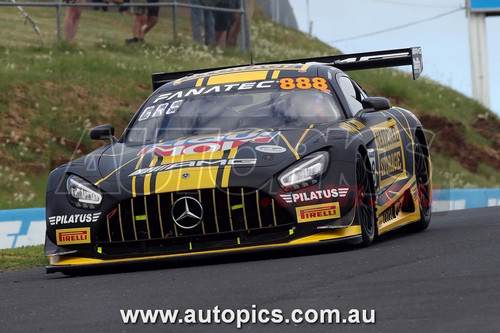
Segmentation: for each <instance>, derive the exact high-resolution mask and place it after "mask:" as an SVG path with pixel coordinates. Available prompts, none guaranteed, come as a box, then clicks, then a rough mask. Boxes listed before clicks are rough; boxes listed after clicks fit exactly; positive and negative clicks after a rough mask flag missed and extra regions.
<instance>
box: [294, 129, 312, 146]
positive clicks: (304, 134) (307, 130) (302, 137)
mask: <svg viewBox="0 0 500 333" xmlns="http://www.w3.org/2000/svg"><path fill="white" fill-rule="evenodd" d="M313 127H314V124H311V126H309V128H308V129H306V130H305V131H304V133H302V136H301V137H300V139H299V142H297V145H296V146H295V150H296V151H297V150H298V149H299V146H300V143H301V142H302V140H304V138H305V137H306V135H307V132H309V130H310V129H311V128H313Z"/></svg>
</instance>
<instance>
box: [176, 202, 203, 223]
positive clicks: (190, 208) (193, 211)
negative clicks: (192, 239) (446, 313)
mask: <svg viewBox="0 0 500 333" xmlns="http://www.w3.org/2000/svg"><path fill="white" fill-rule="evenodd" d="M171 213H172V219H173V220H174V223H175V224H177V225H178V226H179V227H180V228H182V229H193V228H195V227H196V226H198V225H199V224H200V223H201V220H202V219H203V207H202V206H201V203H200V202H199V201H198V200H196V199H194V198H191V197H182V198H179V199H177V200H176V201H175V202H174V204H173V205H172V210H171Z"/></svg>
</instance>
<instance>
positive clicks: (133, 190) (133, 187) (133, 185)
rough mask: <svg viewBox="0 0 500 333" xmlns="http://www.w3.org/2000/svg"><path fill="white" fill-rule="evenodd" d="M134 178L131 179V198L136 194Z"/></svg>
mask: <svg viewBox="0 0 500 333" xmlns="http://www.w3.org/2000/svg"><path fill="white" fill-rule="evenodd" d="M135 178H136V176H133V177H132V196H133V197H134V198H135V197H136V196H137V192H136V190H135Z"/></svg>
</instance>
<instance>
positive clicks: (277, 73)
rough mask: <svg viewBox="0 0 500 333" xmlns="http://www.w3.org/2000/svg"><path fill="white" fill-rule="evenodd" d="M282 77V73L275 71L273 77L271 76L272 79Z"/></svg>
mask: <svg viewBox="0 0 500 333" xmlns="http://www.w3.org/2000/svg"><path fill="white" fill-rule="evenodd" d="M279 76H280V71H274V72H273V76H271V79H277V78H278V77H279Z"/></svg>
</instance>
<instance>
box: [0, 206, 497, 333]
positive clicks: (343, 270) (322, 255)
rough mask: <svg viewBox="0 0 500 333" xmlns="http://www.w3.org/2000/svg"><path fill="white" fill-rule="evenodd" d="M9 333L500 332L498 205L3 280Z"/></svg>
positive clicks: (3, 327)
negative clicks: (386, 230)
mask: <svg viewBox="0 0 500 333" xmlns="http://www.w3.org/2000/svg"><path fill="white" fill-rule="evenodd" d="M0 297H1V300H0V332H23V333H24V332H71V333H74V332H179V331H181V332H182V331H189V332H204V333H206V332H234V331H244V332H246V331H251V332H261V331H265V332H339V331H340V332H351V331H354V332H499V331H500V208H485V209H473V210H466V211H455V212H449V213H444V214H441V215H437V214H434V216H433V220H432V222H431V226H430V227H429V229H428V230H426V231H424V232H421V233H411V232H408V231H405V230H398V231H396V232H393V233H391V234H389V235H386V236H384V237H382V238H381V239H380V241H378V242H377V243H375V244H374V245H372V246H371V247H369V248H354V247H351V246H340V247H339V246H335V247H332V246H327V247H325V246H322V247H320V248H318V247H314V248H312V249H311V248H308V249H295V250H293V251H286V252H285V251H278V252H276V251H273V252H264V253H259V254H253V255H251V256H250V255H237V256H234V255H233V256H224V257H219V258H217V259H210V260H190V261H188V262H176V263H172V262H169V263H161V264H155V265H141V267H134V268H127V269H123V268H122V269H121V270H113V271H96V272H92V274H91V275H85V276H77V277H67V276H64V275H62V274H60V273H56V274H48V275H47V274H45V270H44V269H41V268H40V269H29V270H22V271H16V272H5V273H0ZM252 305H255V308H256V310H260V309H281V310H283V313H284V315H285V317H287V316H288V314H290V313H291V311H292V309H296V308H297V309H302V310H304V311H305V310H307V309H317V310H319V309H324V308H325V309H339V310H340V311H341V315H342V317H347V316H348V311H349V310H350V309H359V310H362V309H368V310H371V309H373V310H375V314H376V317H375V319H376V322H375V324H358V325H352V324H330V325H328V324H308V323H305V322H304V323H301V324H298V325H294V324H266V325H263V324H258V325H254V324H244V325H243V327H242V329H241V330H237V329H236V325H235V324H219V325H218V324H213V323H212V324H197V325H188V324H175V325H172V324H156V325H152V324H143V323H138V324H123V322H122V319H121V315H120V309H163V310H166V309H171V310H174V309H179V310H180V311H181V312H183V311H184V310H186V309H196V310H210V309H214V307H215V306H219V308H220V309H221V310H224V309H232V310H237V309H248V310H251V309H252Z"/></svg>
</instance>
